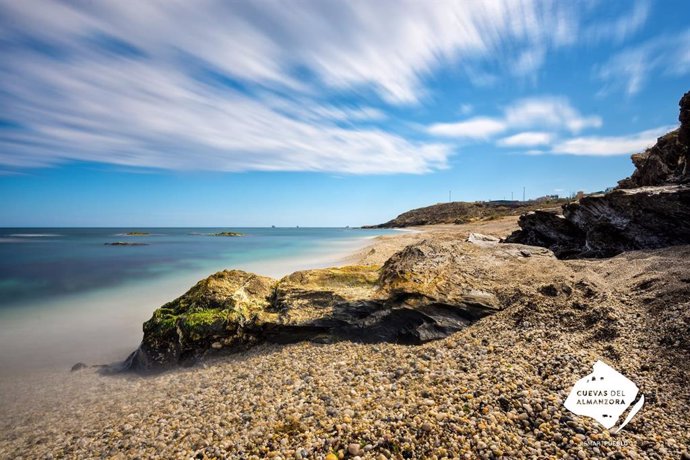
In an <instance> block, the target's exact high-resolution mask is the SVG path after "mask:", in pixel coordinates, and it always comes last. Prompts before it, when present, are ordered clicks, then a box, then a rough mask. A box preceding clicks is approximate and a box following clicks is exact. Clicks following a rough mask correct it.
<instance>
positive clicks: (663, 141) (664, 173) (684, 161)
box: [618, 91, 690, 188]
mask: <svg viewBox="0 0 690 460" xmlns="http://www.w3.org/2000/svg"><path fill="white" fill-rule="evenodd" d="M679 106H680V115H679V116H678V120H679V121H680V128H678V129H677V130H675V131H671V132H670V133H667V134H665V135H663V136H661V137H660V138H659V139H658V140H657V143H656V145H654V146H653V147H651V148H649V149H647V150H646V151H644V152H642V153H636V154H635V155H633V156H632V161H633V164H634V165H635V171H634V172H633V174H632V176H630V177H629V178H627V179H623V180H622V181H620V182H619V183H618V185H619V188H635V187H646V186H650V185H667V184H683V183H688V182H690V167H689V166H688V165H690V91H689V92H687V93H685V94H684V95H683V97H682V98H681V100H680V102H679Z"/></svg>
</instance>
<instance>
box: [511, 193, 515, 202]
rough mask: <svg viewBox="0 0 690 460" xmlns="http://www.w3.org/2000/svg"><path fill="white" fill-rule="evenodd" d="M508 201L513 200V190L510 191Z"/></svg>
mask: <svg viewBox="0 0 690 460" xmlns="http://www.w3.org/2000/svg"><path fill="white" fill-rule="evenodd" d="M510 201H514V200H513V192H510Z"/></svg>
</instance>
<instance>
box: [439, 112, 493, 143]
mask: <svg viewBox="0 0 690 460" xmlns="http://www.w3.org/2000/svg"><path fill="white" fill-rule="evenodd" d="M505 129H506V125H505V123H504V122H503V121H501V120H496V119H493V118H489V117H477V118H470V119H469V120H465V121H460V122H457V123H437V124H434V125H431V126H430V127H429V129H428V131H429V133H431V134H435V135H438V136H445V137H461V138H467V139H486V138H488V137H491V136H493V135H494V134H497V133H500V132H503V131H504V130H505Z"/></svg>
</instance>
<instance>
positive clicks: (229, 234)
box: [211, 232, 244, 237]
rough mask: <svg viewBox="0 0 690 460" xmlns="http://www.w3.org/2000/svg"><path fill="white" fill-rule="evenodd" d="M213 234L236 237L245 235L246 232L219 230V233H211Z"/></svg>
mask: <svg viewBox="0 0 690 460" xmlns="http://www.w3.org/2000/svg"><path fill="white" fill-rule="evenodd" d="M211 236H229V237H235V236H244V233H239V232H218V233H211Z"/></svg>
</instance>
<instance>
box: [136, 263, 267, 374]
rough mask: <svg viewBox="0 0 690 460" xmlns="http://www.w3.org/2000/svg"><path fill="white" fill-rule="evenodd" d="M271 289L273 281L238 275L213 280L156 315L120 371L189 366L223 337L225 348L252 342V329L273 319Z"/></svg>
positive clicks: (228, 272) (235, 272)
mask: <svg viewBox="0 0 690 460" xmlns="http://www.w3.org/2000/svg"><path fill="white" fill-rule="evenodd" d="M274 287H275V281H274V280H272V279H271V278H267V277H263V276H258V275H254V274H251V273H246V272H243V271H240V270H226V271H222V272H218V273H216V274H214V275H211V276H210V277H208V278H206V279H204V280H202V281H200V282H198V283H197V284H196V285H195V286H194V287H192V288H191V289H190V290H189V291H187V293H185V294H184V295H182V296H181V297H179V298H177V299H175V300H173V301H172V302H169V303H167V304H165V305H163V306H162V307H161V308H159V309H158V310H156V311H155V312H154V314H153V316H152V317H151V319H149V320H148V321H147V322H146V323H144V339H143V341H142V343H141V345H140V346H139V349H138V350H137V351H135V352H134V353H132V355H130V357H129V358H128V359H127V361H126V362H125V365H124V367H125V368H127V369H133V370H137V371H147V370H156V369H161V368H164V367H168V366H171V365H177V364H184V363H186V362H193V361H194V360H196V359H197V358H199V357H200V356H201V355H203V353H205V352H206V351H207V350H208V349H209V348H210V347H211V345H212V344H213V343H215V342H218V341H219V340H218V339H219V338H221V337H222V338H223V340H224V343H225V344H226V345H229V346H232V345H236V346H246V345H249V344H251V343H252V342H255V341H256V340H257V338H256V335H255V333H254V331H253V327H254V326H255V325H258V324H261V323H262V322H263V321H266V320H268V317H269V316H271V313H270V312H268V311H267V308H266V307H268V306H269V305H270V302H269V299H270V297H271V296H272V294H273V292H274ZM273 316H277V315H273Z"/></svg>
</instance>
